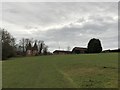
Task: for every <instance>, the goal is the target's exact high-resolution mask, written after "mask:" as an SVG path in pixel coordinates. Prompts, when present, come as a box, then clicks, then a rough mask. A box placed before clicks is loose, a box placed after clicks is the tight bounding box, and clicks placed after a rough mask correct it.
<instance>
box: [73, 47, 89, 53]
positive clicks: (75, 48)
mask: <svg viewBox="0 0 120 90" xmlns="http://www.w3.org/2000/svg"><path fill="white" fill-rule="evenodd" d="M86 51H87V48H83V47H74V48H73V50H72V53H73V54H80V53H86Z"/></svg>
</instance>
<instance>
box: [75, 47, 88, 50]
mask: <svg viewBox="0 0 120 90" xmlns="http://www.w3.org/2000/svg"><path fill="white" fill-rule="evenodd" d="M73 49H77V50H79V49H80V50H81V49H87V48H84V47H74V48H73Z"/></svg>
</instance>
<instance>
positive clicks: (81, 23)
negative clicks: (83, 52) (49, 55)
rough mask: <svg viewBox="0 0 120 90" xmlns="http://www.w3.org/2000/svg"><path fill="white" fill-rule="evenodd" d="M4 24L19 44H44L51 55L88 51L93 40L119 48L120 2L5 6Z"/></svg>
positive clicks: (104, 46)
mask: <svg viewBox="0 0 120 90" xmlns="http://www.w3.org/2000/svg"><path fill="white" fill-rule="evenodd" d="M2 21H3V22H2V27H3V28H5V29H7V30H8V31H9V32H10V33H11V34H12V35H13V36H14V37H15V38H17V40H19V39H21V38H23V37H24V38H34V39H39V40H43V41H44V42H45V44H46V45H48V46H49V50H50V51H54V50H55V49H59V46H60V48H61V49H64V50H66V49H67V47H68V46H70V47H71V49H72V48H73V47H75V46H77V47H87V44H88V42H89V40H90V39H91V38H98V39H100V41H101V43H102V47H103V49H114V48H118V3H117V2H114V3H113V2H109V3H107V2H103V3H101V2H96V3H95V2H84V3H83V2H61V3H60V2H46V3H44V2H9V3H8V2H4V3H2Z"/></svg>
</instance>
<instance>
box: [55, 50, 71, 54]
mask: <svg viewBox="0 0 120 90" xmlns="http://www.w3.org/2000/svg"><path fill="white" fill-rule="evenodd" d="M53 54H71V51H64V50H55V51H54V52H53Z"/></svg>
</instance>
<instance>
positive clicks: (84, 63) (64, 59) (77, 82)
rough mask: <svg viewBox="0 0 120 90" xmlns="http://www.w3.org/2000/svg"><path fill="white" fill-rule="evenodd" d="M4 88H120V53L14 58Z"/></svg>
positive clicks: (4, 70) (7, 67)
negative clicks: (119, 58) (119, 76)
mask: <svg viewBox="0 0 120 90" xmlns="http://www.w3.org/2000/svg"><path fill="white" fill-rule="evenodd" d="M2 83H3V84H2V85H3V88H117V87H118V53H100V54H79V55H51V56H36V57H20V58H11V60H6V61H3V62H2Z"/></svg>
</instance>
